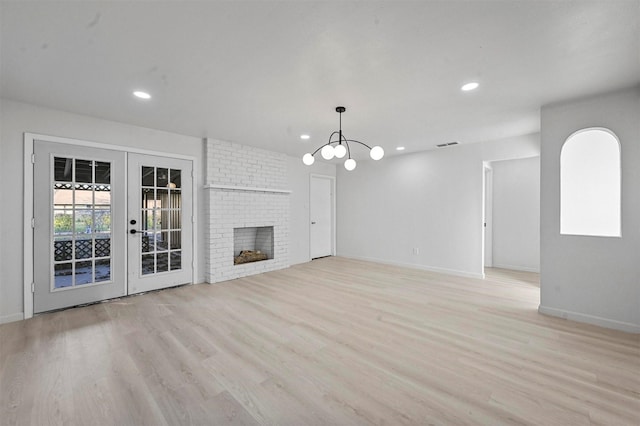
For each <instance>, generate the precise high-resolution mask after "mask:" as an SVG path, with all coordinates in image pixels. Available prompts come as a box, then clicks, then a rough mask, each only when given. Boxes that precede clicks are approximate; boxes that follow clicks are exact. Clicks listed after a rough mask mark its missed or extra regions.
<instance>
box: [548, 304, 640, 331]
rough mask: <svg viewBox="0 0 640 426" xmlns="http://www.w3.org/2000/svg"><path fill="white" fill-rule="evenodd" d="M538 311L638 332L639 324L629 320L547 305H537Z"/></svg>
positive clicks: (639, 329) (572, 319) (615, 328)
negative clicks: (613, 318) (624, 320)
mask: <svg viewBox="0 0 640 426" xmlns="http://www.w3.org/2000/svg"><path fill="white" fill-rule="evenodd" d="M538 312H540V313H541V314H545V315H551V316H553V317H558V318H564V319H568V320H571V321H577V322H583V323H586V324H593V325H597V326H600V327H605V328H612V329H614V330H620V331H626V332H627V333H636V334H640V325H638V324H632V323H630V322H623V321H617V320H612V319H608V318H602V317H597V316H595V315H589V314H582V313H580V312H572V311H566V310H564V309H557V308H550V307H548V306H542V305H539V306H538Z"/></svg>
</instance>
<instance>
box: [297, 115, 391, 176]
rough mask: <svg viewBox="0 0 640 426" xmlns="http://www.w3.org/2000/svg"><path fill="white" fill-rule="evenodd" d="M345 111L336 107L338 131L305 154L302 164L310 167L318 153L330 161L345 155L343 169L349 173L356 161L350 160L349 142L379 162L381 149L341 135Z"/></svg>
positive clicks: (382, 151)
mask: <svg viewBox="0 0 640 426" xmlns="http://www.w3.org/2000/svg"><path fill="white" fill-rule="evenodd" d="M346 110H347V109H346V108H345V107H343V106H337V107H336V112H337V113H338V114H340V126H339V130H336V131H334V132H333V133H331V135H329V141H328V142H327V143H325V144H323V145H320V146H319V147H318V149H316V150H315V151H313V153H306V154H305V155H304V156H303V157H302V161H303V162H304V164H306V165H308V166H310V165H312V164H313V163H314V161H315V155H316V154H317V153H318V151H321V155H322V158H324V159H325V160H331V159H332V158H333V157H336V158H343V157H344V156H345V155H347V159H346V160H345V162H344V167H345V169H347V170H349V171H351V170H353V169H355V168H356V161H355V160H354V159H353V158H351V147H350V146H349V143H350V142H352V143H357V144H360V145H362V146H364V147H366V148H368V149H369V155H370V157H371V158H372V159H373V160H376V161H377V160H380V159H381V158H382V157H383V156H384V150H383V149H382V147H380V146H374V147H371V146H369V145H367V144H366V143H364V142H360V141H358V140H355V139H347V137H346V136H345V135H344V133H342V113H343V112H345V111H346ZM335 135H338V138H337V139H336V140H333V137H334V136H335ZM333 144H336V146H335V147H334V146H333ZM340 147H342V148H340Z"/></svg>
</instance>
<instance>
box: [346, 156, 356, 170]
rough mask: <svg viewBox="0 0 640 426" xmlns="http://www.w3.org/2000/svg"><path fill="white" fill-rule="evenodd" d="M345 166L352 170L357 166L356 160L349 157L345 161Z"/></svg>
mask: <svg viewBox="0 0 640 426" xmlns="http://www.w3.org/2000/svg"><path fill="white" fill-rule="evenodd" d="M344 168H345V169H347V170H348V171H351V170H353V169H355V168H356V160H354V159H353V158H347V161H345V162H344Z"/></svg>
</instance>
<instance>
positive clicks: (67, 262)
mask: <svg viewBox="0 0 640 426" xmlns="http://www.w3.org/2000/svg"><path fill="white" fill-rule="evenodd" d="M34 154H35V164H34V253H33V255H34V312H35V313H38V312H44V311H50V310H54V309H60V308H65V307H69V306H75V305H79V304H85V303H91V302H96V301H100V300H105V299H111V298H115V297H120V296H124V295H127V294H133V293H139V292H144V291H148V290H154V289H160V288H165V287H170V286H174V285H178V284H185V283H191V282H193V267H192V244H191V238H192V223H191V218H192V200H191V188H192V175H191V168H192V164H191V162H190V161H186V160H177V159H168V158H163V157H156V156H150V155H140V154H132V153H126V152H123V151H114V150H108V149H99V148H92V147H85V146H78V145H71V144H62V143H53V142H46V141H35V143H34ZM134 231H135V233H134ZM138 231H140V232H138Z"/></svg>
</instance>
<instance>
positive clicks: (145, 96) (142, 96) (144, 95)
mask: <svg viewBox="0 0 640 426" xmlns="http://www.w3.org/2000/svg"><path fill="white" fill-rule="evenodd" d="M133 96H135V97H136V98H140V99H151V95H150V94H148V93H147V92H143V91H140V90H136V91H135V92H133Z"/></svg>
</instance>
